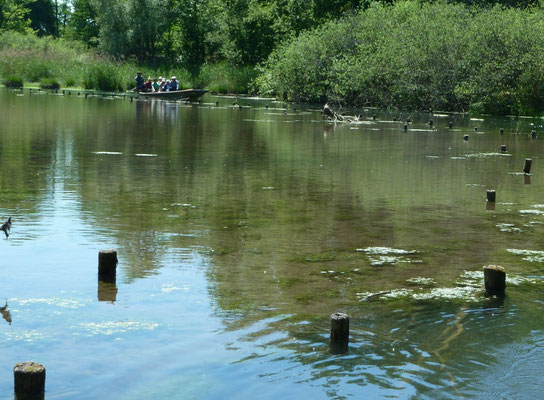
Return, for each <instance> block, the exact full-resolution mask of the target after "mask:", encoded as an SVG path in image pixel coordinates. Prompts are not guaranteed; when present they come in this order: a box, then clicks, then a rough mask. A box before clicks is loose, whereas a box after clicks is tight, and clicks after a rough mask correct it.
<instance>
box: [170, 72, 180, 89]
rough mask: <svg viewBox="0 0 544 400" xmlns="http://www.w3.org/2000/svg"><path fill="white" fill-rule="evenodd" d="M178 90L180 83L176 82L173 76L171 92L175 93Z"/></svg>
mask: <svg viewBox="0 0 544 400" xmlns="http://www.w3.org/2000/svg"><path fill="white" fill-rule="evenodd" d="M178 89H179V84H178V81H177V80H176V77H175V76H173V77H172V80H171V81H170V91H174V90H178Z"/></svg>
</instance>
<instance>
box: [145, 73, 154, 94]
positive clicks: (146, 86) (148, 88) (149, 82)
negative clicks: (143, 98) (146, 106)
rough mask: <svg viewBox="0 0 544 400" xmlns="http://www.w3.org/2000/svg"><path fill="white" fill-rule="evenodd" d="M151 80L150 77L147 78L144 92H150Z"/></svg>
mask: <svg viewBox="0 0 544 400" xmlns="http://www.w3.org/2000/svg"><path fill="white" fill-rule="evenodd" d="M152 88H153V82H152V81H151V77H149V78H147V81H146V82H145V84H144V92H151V91H152V90H153V89H152Z"/></svg>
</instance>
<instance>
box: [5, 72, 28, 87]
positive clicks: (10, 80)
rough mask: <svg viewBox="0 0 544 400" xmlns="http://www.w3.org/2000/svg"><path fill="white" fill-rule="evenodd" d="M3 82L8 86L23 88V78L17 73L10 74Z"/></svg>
mask: <svg viewBox="0 0 544 400" xmlns="http://www.w3.org/2000/svg"><path fill="white" fill-rule="evenodd" d="M2 84H4V86H6V87H8V88H22V87H23V78H21V77H20V76H17V75H9V76H7V77H6V78H5V79H4V80H3V81H2Z"/></svg>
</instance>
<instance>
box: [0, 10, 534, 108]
mask: <svg viewBox="0 0 544 400" xmlns="http://www.w3.org/2000/svg"><path fill="white" fill-rule="evenodd" d="M543 4H544V0H540V1H539V0H450V1H447V0H443V1H440V0H439V1H436V2H435V1H433V2H425V1H422V0H397V1H395V0H382V1H375V2H373V1H371V0H0V75H1V76H2V77H7V76H8V75H14V76H19V77H22V78H23V79H24V80H25V81H29V82H35V83H39V82H42V81H43V80H44V79H46V80H47V79H54V80H56V81H58V82H59V83H60V84H61V85H65V86H84V87H88V88H97V89H103V90H114V89H121V88H122V89H127V88H131V87H133V85H134V81H133V79H134V73H135V71H136V69H143V70H144V75H152V76H159V75H162V76H169V75H176V76H178V77H181V79H182V85H191V86H206V87H208V88H211V89H212V90H214V91H218V92H238V93H239V92H246V93H247V92H250V91H254V90H256V89H258V90H259V91H260V92H261V93H262V94H270V95H277V96H280V97H284V98H287V99H292V100H297V101H325V100H335V101H338V102H342V103H345V104H350V105H373V106H381V107H399V108H417V109H422V108H428V107H432V108H435V109H439V108H440V109H447V110H468V109H471V110H474V111H478V112H492V113H542V111H543V109H544V107H543V103H544V101H543V99H542V92H543V90H542V89H543V87H542V86H543V85H544V83H543V82H544V77H543V74H544V73H543V71H542V69H543V67H542V61H541V54H543V53H542V50H543V49H542V47H543V43H544V32H543V30H544V28H543V23H544V22H543V21H544V18H543V17H544V12H543V6H542V5H543ZM257 70H258V71H260V74H259V75H258V76H257V73H256V71H257Z"/></svg>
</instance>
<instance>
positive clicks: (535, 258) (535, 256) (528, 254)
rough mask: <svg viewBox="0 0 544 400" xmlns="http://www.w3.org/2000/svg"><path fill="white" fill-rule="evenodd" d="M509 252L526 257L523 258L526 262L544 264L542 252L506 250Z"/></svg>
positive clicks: (543, 252)
mask: <svg viewBox="0 0 544 400" xmlns="http://www.w3.org/2000/svg"><path fill="white" fill-rule="evenodd" d="M506 251H507V252H509V253H512V254H515V255H518V256H525V257H523V258H522V260H524V261H529V262H544V251H540V250H521V249H506Z"/></svg>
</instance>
